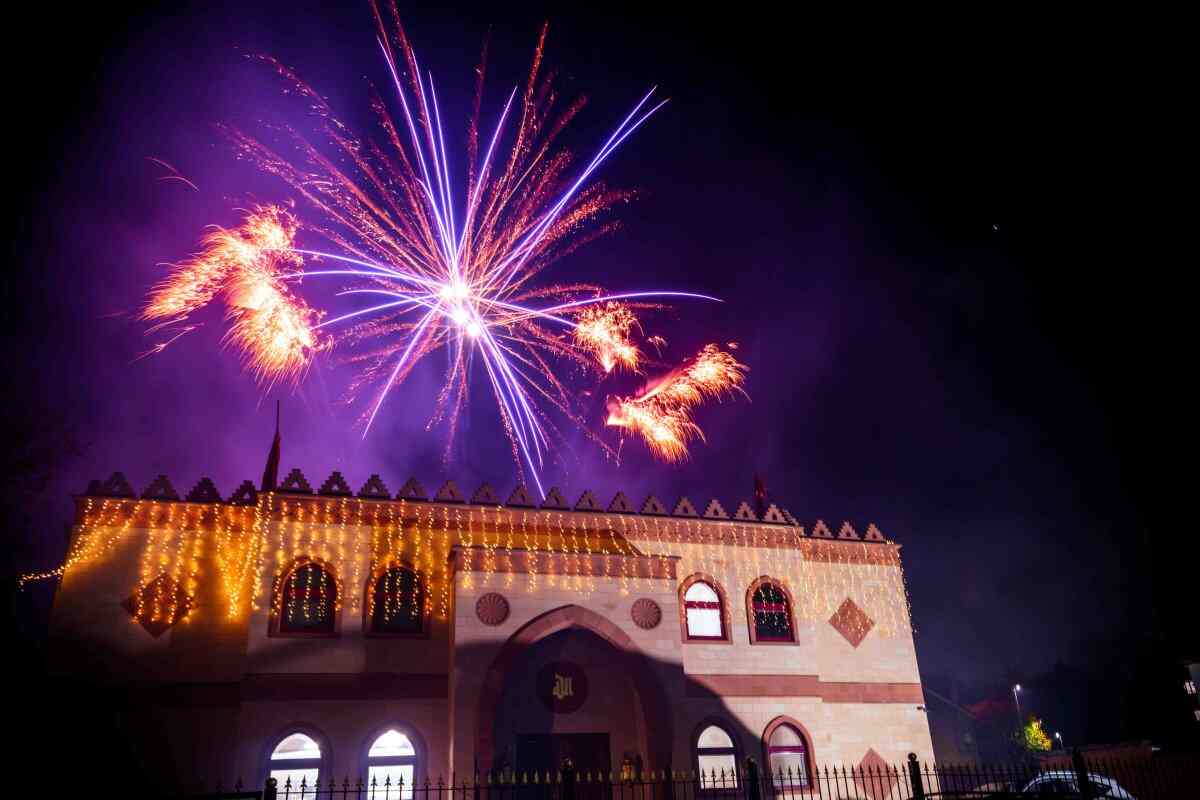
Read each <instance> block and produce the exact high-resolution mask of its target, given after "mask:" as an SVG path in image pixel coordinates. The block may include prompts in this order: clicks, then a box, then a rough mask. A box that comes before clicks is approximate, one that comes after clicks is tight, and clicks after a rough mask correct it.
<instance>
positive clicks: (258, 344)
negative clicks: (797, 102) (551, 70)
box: [142, 3, 745, 491]
mask: <svg viewBox="0 0 1200 800" xmlns="http://www.w3.org/2000/svg"><path fill="white" fill-rule="evenodd" d="M372 10H373V12H374V14H375V20H376V24H377V29H378V42H379V47H380V51H381V53H382V56H383V60H384V62H385V63H386V66H387V70H388V75H389V77H390V83H391V91H393V92H394V94H395V99H394V102H395V103H397V104H398V106H399V113H398V114H396V115H394V116H393V114H392V113H391V112H390V111H389V109H388V107H387V105H386V103H385V101H384V99H383V97H382V96H380V95H378V94H375V93H374V92H372V103H371V106H372V110H373V112H374V115H375V117H376V119H377V120H378V124H379V130H380V132H381V134H382V136H381V137H380V140H379V141H376V140H374V139H360V138H359V137H358V136H356V135H354V134H353V133H352V132H351V131H350V130H349V129H348V128H347V127H346V126H345V125H343V124H342V123H341V122H340V121H338V119H337V118H336V117H335V116H334V114H333V112H332V110H331V109H330V108H329V107H328V105H327V104H326V103H325V101H324V100H323V99H322V98H321V97H320V95H319V94H317V92H315V91H314V90H313V89H312V88H311V87H309V86H308V85H307V84H306V83H304V82H303V81H302V80H300V78H299V77H298V76H297V75H295V74H294V73H293V72H292V71H291V70H289V69H287V68H286V67H284V66H283V65H281V64H279V63H278V62H277V61H274V60H273V59H270V58H263V60H264V61H265V62H267V63H269V64H270V65H271V66H272V68H273V69H275V70H276V71H277V72H278V74H279V75H280V76H281V77H282V78H283V80H285V81H286V82H287V84H288V85H289V87H290V88H291V89H292V90H293V91H294V92H295V93H296V94H298V95H299V96H300V97H301V98H302V99H303V100H304V101H305V102H306V103H307V104H308V106H309V108H310V109H311V110H312V111H314V112H315V113H316V115H317V119H318V128H319V133H320V137H319V138H318V139H317V140H313V139H311V138H310V137H309V136H307V135H305V134H304V133H302V132H301V131H299V130H297V129H295V128H293V127H288V126H284V127H283V129H282V134H283V135H282V139H283V140H284V147H285V148H286V152H281V151H280V150H278V149H277V148H273V147H270V146H268V145H267V144H265V143H264V142H262V141H260V140H259V139H256V138H254V137H251V136H249V135H247V134H245V133H243V132H241V131H238V130H234V129H229V130H228V131H227V132H228V134H229V136H230V138H231V139H232V141H233V142H234V145H235V147H236V150H237V152H238V154H239V156H240V157H243V158H245V159H247V160H249V161H250V162H252V163H253V164H255V165H256V166H257V167H258V168H260V169H261V170H263V171H265V172H267V173H269V174H271V175H274V176H276V177H278V178H280V179H281V180H282V181H283V182H284V183H286V184H287V185H288V186H289V187H291V189H292V190H293V191H295V192H296V193H297V194H298V195H300V197H301V198H303V200H304V201H305V202H306V203H307V205H308V206H309V207H310V208H311V210H312V211H313V212H315V213H314V214H312V215H311V216H309V215H307V214H306V215H305V224H304V225H303V228H304V230H305V231H306V232H308V233H310V234H312V235H313V236H314V237H315V238H317V239H320V240H322V241H323V242H324V243H325V246H320V247H317V246H314V247H300V246H299V245H298V244H297V242H296V237H297V233H298V231H299V230H300V227H301V225H300V223H299V222H298V221H297V219H296V217H294V216H293V215H292V214H291V213H289V212H287V211H284V210H283V209H281V208H279V207H275V206H269V207H261V208H256V209H254V210H252V211H251V212H249V213H248V214H247V215H246V218H245V220H244V222H243V223H242V225H240V226H239V227H237V228H236V229H233V230H224V229H216V230H214V231H213V232H212V233H210V234H209V235H208V236H207V237H206V239H205V241H204V247H203V249H202V251H201V252H200V253H199V254H197V255H196V256H194V257H193V258H191V259H189V260H187V261H185V262H183V263H182V264H179V265H177V266H176V267H175V269H174V270H173V272H172V273H171V275H170V276H169V277H168V278H167V279H166V280H165V281H164V282H163V283H161V284H159V285H158V286H157V287H155V289H154V290H153V291H152V292H151V295H150V299H149V301H148V303H147V304H146V306H145V307H144V309H143V312H142V316H143V318H144V319H146V320H150V321H153V322H154V323H155V325H154V327H153V328H152V330H154V331H161V330H168V331H171V330H173V329H174V330H173V332H174V333H175V336H176V337H177V336H178V335H181V332H180V331H179V330H178V329H179V328H181V327H182V332H186V331H187V330H191V329H192V328H193V327H194V326H186V327H184V326H185V323H186V322H187V321H188V319H189V317H190V315H191V314H193V313H194V312H195V311H197V310H198V309H200V308H201V307H203V306H206V305H208V304H209V303H212V302H213V301H215V300H218V299H221V300H223V302H224V305H225V309H226V314H227V317H228V318H229V321H230V327H229V331H228V333H227V342H229V343H230V344H231V345H232V346H233V347H235V348H236V349H237V350H238V351H239V352H240V353H241V354H242V355H243V357H244V359H245V361H246V363H247V366H248V368H249V369H250V370H251V371H252V372H253V373H254V374H255V375H256V377H257V378H258V379H259V380H260V381H263V382H268V383H269V382H273V381H276V380H280V379H297V378H299V377H300V376H301V375H302V374H303V372H304V370H305V368H306V367H307V366H308V365H309V364H310V363H311V361H312V359H313V358H314V356H315V355H316V354H318V353H319V352H321V351H324V350H328V349H330V348H332V347H334V346H337V347H338V348H340V349H343V350H344V351H345V353H346V358H347V360H348V361H350V362H352V363H354V364H356V365H357V366H358V367H359V371H358V374H357V376H356V378H355V379H354V381H353V383H352V385H351V387H350V392H351V396H352V397H355V398H363V399H365V401H366V402H364V403H363V412H362V418H361V421H362V428H363V435H364V436H365V435H366V433H367V432H368V431H369V430H370V428H371V426H372V424H373V423H374V421H375V419H376V417H377V415H378V414H379V412H380V409H381V408H382V407H383V406H384V403H385V400H386V399H387V397H388V396H389V393H390V392H391V391H392V389H394V388H395V387H397V386H399V385H400V384H402V383H403V382H404V380H405V379H406V377H407V376H408V375H409V374H411V372H412V370H413V368H414V366H415V365H416V364H418V363H420V361H421V360H422V359H423V358H424V357H426V356H428V355H430V354H431V353H433V352H435V351H439V350H442V351H445V352H447V353H448V355H449V358H448V364H449V366H448V368H447V372H446V375H445V382H444V384H443V385H444V388H443V390H442V391H441V392H440V394H439V397H438V398H437V405H436V411H435V415H434V418H433V420H431V424H433V423H434V422H437V421H444V422H445V423H446V424H447V426H448V428H449V432H450V440H451V441H452V440H453V437H454V433H455V430H456V427H457V424H458V420H459V417H460V415H461V412H462V410H463V408H464V405H465V403H466V400H467V396H468V388H469V385H470V375H471V373H472V371H473V370H481V371H482V372H483V374H484V375H485V376H486V378H487V382H488V384H489V385H490V388H491V391H492V394H493V395H494V397H495V399H496V403H497V408H498V410H499V416H500V419H501V422H502V424H503V428H504V431H505V433H506V435H507V437H508V440H509V442H510V444H511V448H512V452H513V456H514V458H515V459H516V461H517V463H518V465H519V466H522V467H523V469H524V470H525V471H527V474H528V477H529V478H531V479H532V481H533V482H534V483H535V484H536V485H537V488H538V490H539V491H541V489H542V487H541V482H540V479H539V473H540V470H541V468H542V467H543V465H544V462H545V460H546V457H547V455H548V453H549V451H550V449H551V441H552V439H554V438H556V437H558V436H560V435H561V433H562V431H561V430H560V428H559V426H560V425H561V424H562V422H563V421H564V420H565V421H566V422H567V423H568V424H570V425H572V426H578V427H579V428H580V429H581V430H583V431H584V432H586V433H587V435H588V436H590V437H591V438H592V439H593V440H594V441H596V442H597V443H598V444H599V445H600V446H601V447H602V448H604V449H605V450H606V451H607V452H609V453H614V452H615V450H614V449H613V448H612V447H611V446H610V445H609V444H607V443H606V442H605V441H604V439H603V438H602V437H601V436H600V435H599V434H597V433H596V432H594V431H592V430H591V428H590V426H589V425H588V424H587V420H586V419H585V412H584V410H583V408H582V405H581V403H580V400H579V394H578V393H577V392H575V391H573V390H572V389H570V388H569V387H568V385H567V384H566V383H565V382H564V380H563V379H562V378H560V372H563V373H564V374H565V373H567V372H574V373H576V374H577V373H578V371H579V370H578V369H577V370H573V371H571V370H567V371H564V370H562V369H561V368H562V366H564V365H568V366H570V365H574V366H575V367H578V368H582V369H583V370H585V371H590V372H592V373H593V374H595V375H596V376H597V377H603V376H604V375H605V374H607V373H609V372H611V371H612V370H613V369H615V368H617V367H620V368H622V369H625V370H630V371H636V370H638V369H639V368H640V366H641V365H642V364H643V363H644V358H643V353H642V351H641V350H640V349H639V347H638V344H637V343H636V342H635V340H634V337H635V335H640V333H641V328H640V325H639V323H638V319H637V317H636V315H635V310H637V309H644V308H652V307H658V306H660V305H661V303H663V302H665V301H667V300H668V299H669V298H693V299H702V300H714V299H715V298H712V297H707V296H705V295H701V294H695V293H689V292H665V291H654V292H651V291H629V292H620V293H608V292H605V291H604V290H603V289H602V288H601V287H599V286H596V285H591V284H570V285H562V284H554V283H543V282H540V281H536V280H535V279H536V278H538V277H539V276H540V275H541V274H542V272H543V271H544V270H545V269H546V268H547V267H548V266H550V265H551V264H553V263H554V262H556V261H558V260H560V259H562V258H563V257H565V256H567V255H569V254H570V253H572V252H573V251H575V250H576V249H577V248H578V247H580V246H581V245H583V244H585V243H587V242H589V241H591V240H592V239H594V238H596V237H598V236H602V235H604V234H606V233H608V232H609V231H611V230H612V229H613V228H614V227H615V223H613V222H612V221H606V220H604V217H605V214H606V212H608V211H609V210H610V209H611V208H612V207H613V206H614V205H616V204H618V203H621V202H624V201H627V200H629V199H630V198H631V196H632V193H631V192H629V191H626V190H621V189H612V188H609V187H607V186H605V185H604V184H603V183H601V182H598V181H593V180H592V179H593V176H594V175H595V173H596V171H597V170H598V169H599V168H600V166H601V165H602V164H603V163H604V162H605V160H606V159H607V158H608V157H609V156H610V155H611V154H612V153H613V152H614V151H615V150H616V149H617V148H618V147H619V146H620V145H621V144H622V143H623V142H624V141H625V140H626V139H627V138H628V137H629V136H630V135H632V134H633V132H634V131H636V130H637V129H638V128H639V127H640V126H641V125H642V124H643V123H644V122H645V121H646V120H647V119H649V118H650V116H651V115H653V114H654V113H655V112H656V111H657V110H658V109H659V108H661V107H662V105H663V103H665V102H666V101H655V100H654V99H653V97H654V94H655V90H654V89H651V90H650V91H648V92H647V93H646V94H645V95H644V96H643V97H642V98H641V99H640V100H639V101H638V102H637V103H636V104H635V105H634V106H633V109H632V110H631V111H630V112H629V113H628V115H627V116H625V118H624V119H623V120H622V121H621V122H620V124H619V125H617V127H616V128H615V129H614V130H613V131H612V132H611V133H610V134H609V136H608V137H607V139H606V140H605V141H604V142H603V144H602V145H601V146H600V147H599V148H598V149H597V150H596V151H595V153H594V154H593V155H592V156H591V158H590V159H589V160H588V161H586V162H581V161H577V160H576V159H575V158H574V157H573V156H572V154H571V153H570V152H569V151H567V150H566V149H563V148H560V147H558V146H557V144H556V142H557V139H558V136H559V134H560V133H561V132H562V131H563V129H564V128H565V127H566V126H567V125H568V123H569V122H570V121H571V120H572V119H573V118H574V117H575V116H576V115H578V113H579V112H580V110H581V109H582V108H583V100H582V99H577V100H574V101H572V102H564V101H563V100H562V99H561V98H560V97H559V96H558V94H557V93H556V91H555V90H554V87H553V81H552V76H549V77H548V76H544V75H543V68H542V61H543V53H544V47H545V40H546V28H545V27H544V26H543V28H542V30H541V33H540V35H539V37H538V41H537V45H536V47H535V48H534V54H533V62H532V66H531V68H530V72H529V76H528V78H527V79H526V81H525V82H524V85H523V87H516V88H514V89H513V90H512V91H511V92H510V93H509V95H508V99H507V101H506V102H505V104H504V106H503V110H502V111H501V112H500V114H499V117H498V119H497V120H496V122H495V125H494V127H493V128H491V129H490V132H489V133H487V134H486V135H484V136H481V135H480V134H481V130H480V105H481V101H482V97H483V86H484V76H485V73H486V52H487V48H486V45H485V47H484V56H485V58H483V59H481V61H480V65H479V67H478V68H477V74H478V84H477V86H476V92H475V102H474V106H473V109H474V111H473V114H472V116H471V118H470V122H469V124H468V128H467V136H466V143H467V154H466V156H467V157H466V160H465V164H466V168H465V172H464V173H458V174H457V175H456V172H455V171H453V170H452V165H451V162H450V159H449V158H448V157H447V150H446V144H445V136H444V134H443V130H442V124H441V110H440V107H439V104H438V95H437V92H436V90H435V88H434V82H433V77H432V75H428V74H425V73H422V71H421V69H420V67H419V64H418V62H417V56H416V53H415V51H414V50H413V48H412V47H411V46H410V44H409V41H408V38H407V36H406V34H405V32H404V28H403V26H401V24H400V20H399V16H398V14H397V12H396V8H395V6H394V5H392V6H391V7H390V8H389V9H388V15H387V17H386V19H385V15H384V14H383V13H382V12H381V10H380V9H379V7H378V6H376V5H375V4H374V3H373V4H372ZM502 142H503V143H504V144H503V145H502ZM481 151H482V152H481ZM458 187H462V189H463V191H462V193H461V196H459V192H458ZM318 277H332V278H335V279H341V280H342V281H343V282H352V285H350V286H349V287H343V288H342V289H341V290H340V291H339V292H338V294H339V295H355V296H361V299H365V300H367V301H369V302H367V303H366V304H365V305H364V307H361V308H358V309H356V310H354V311H351V312H349V313H344V314H341V315H338V316H334V317H331V318H326V315H325V314H323V313H322V312H319V311H316V310H314V309H312V308H310V307H309V306H308V305H307V304H306V303H305V301H304V300H303V299H302V298H301V297H300V296H299V295H298V294H296V292H295V287H296V284H297V282H298V281H300V280H301V279H302V278H318ZM169 341H171V340H170V339H169V340H168V341H167V342H162V343H159V344H158V345H157V346H156V347H155V348H154V349H155V350H161V349H162V347H164V346H165V344H166V343H169ZM646 341H647V342H652V343H661V341H662V340H661V339H659V338H658V337H651V338H650V339H647V340H646ZM744 369H745V368H744V366H743V365H741V364H738V363H737V362H736V360H734V359H733V358H732V356H729V355H728V354H727V353H723V352H722V351H720V350H719V349H717V348H716V347H715V346H711V345H710V346H709V347H708V348H705V351H704V352H702V353H701V354H700V356H698V357H697V358H696V359H694V360H693V361H691V362H689V364H688V365H687V366H685V367H684V368H681V369H678V370H675V371H673V372H672V373H671V374H670V376H669V377H668V378H667V379H664V381H661V382H659V384H658V387H659V388H656V389H655V390H654V391H653V392H651V393H646V394H644V395H643V396H640V397H632V398H616V399H615V400H614V399H610V409H609V416H608V424H609V425H610V426H614V427H616V428H617V429H618V430H619V431H622V432H627V433H630V434H636V435H638V436H641V437H643V438H644V439H645V440H646V442H647V444H648V445H649V447H650V448H651V450H652V451H653V452H655V453H657V454H658V455H661V456H663V457H664V458H667V459H669V460H678V459H680V458H682V457H683V456H684V455H685V454H686V445H687V442H688V441H690V440H692V439H695V438H696V437H698V436H701V433H700V429H699V428H698V427H697V426H696V425H695V423H694V421H692V418H691V411H692V409H693V408H694V407H695V406H696V405H697V404H698V403H699V402H701V401H702V400H703V399H706V398H709V397H717V396H720V395H722V394H724V393H727V392H728V391H730V390H732V389H736V388H739V387H740V385H741V382H742V375H743V371H744ZM701 373H703V374H701ZM614 404H615V405H614ZM614 409H615V410H614ZM555 412H557V413H555ZM664 426H665V427H664Z"/></svg>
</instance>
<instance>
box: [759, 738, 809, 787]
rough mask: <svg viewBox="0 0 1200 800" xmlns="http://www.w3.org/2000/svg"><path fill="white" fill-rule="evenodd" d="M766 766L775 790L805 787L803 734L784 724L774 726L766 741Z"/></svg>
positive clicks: (805, 754) (806, 768) (805, 751)
mask: <svg viewBox="0 0 1200 800" xmlns="http://www.w3.org/2000/svg"><path fill="white" fill-rule="evenodd" d="M767 764H768V766H769V767H770V769H771V781H772V783H773V784H774V786H775V788H776V789H787V788H805V787H807V786H808V785H809V783H810V781H809V774H808V743H807V742H806V741H805V740H804V734H803V733H801V732H800V730H799V729H798V728H796V727H795V726H793V725H790V724H788V723H786V722H785V723H782V724H780V725H777V726H775V729H774V730H773V731H771V733H770V735H769V737H768V739H767Z"/></svg>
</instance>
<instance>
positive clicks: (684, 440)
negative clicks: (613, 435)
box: [607, 343, 747, 461]
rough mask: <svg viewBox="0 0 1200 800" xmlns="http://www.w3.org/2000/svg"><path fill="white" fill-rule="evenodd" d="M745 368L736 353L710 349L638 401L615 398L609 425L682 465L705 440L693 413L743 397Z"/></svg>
mask: <svg viewBox="0 0 1200 800" xmlns="http://www.w3.org/2000/svg"><path fill="white" fill-rule="evenodd" d="M736 347H737V345H735V344H732V343H731V344H730V348H736ZM746 369H747V367H746V365H745V364H742V363H740V362H739V361H738V360H737V359H736V358H734V357H733V355H732V354H731V353H727V352H725V351H723V350H721V349H720V348H719V347H717V346H716V345H715V344H710V345H705V347H704V349H703V350H701V351H700V352H699V353H698V354H697V355H696V357H695V358H693V359H692V360H691V361H689V362H688V363H686V364H685V365H683V366H682V367H680V368H678V369H676V370H674V371H672V372H670V373H668V374H667V375H665V376H663V377H662V378H661V379H660V380H659V381H657V382H656V383H655V385H654V386H652V387H650V388H648V389H647V390H646V391H644V392H642V393H641V394H639V395H637V396H636V397H610V398H609V399H608V420H607V424H608V425H611V426H613V427H618V428H623V429H625V430H626V431H629V432H630V433H632V434H636V435H638V436H641V437H642V438H643V439H644V440H645V441H646V445H647V446H648V447H649V448H650V450H651V451H652V452H654V453H655V454H656V455H658V456H659V457H660V458H662V459H664V460H665V461H682V460H683V459H684V458H686V457H687V454H688V450H687V445H688V442H690V441H692V440H693V439H696V438H699V439H701V440H703V439H704V432H703V431H701V430H700V427H699V426H698V425H697V424H696V423H695V421H693V419H692V409H693V408H695V407H696V406H697V405H699V404H700V403H702V402H703V401H704V400H706V399H720V398H722V397H724V396H727V395H730V394H732V393H734V392H743V390H742V383H743V381H744V380H745V377H746ZM743 394H744V392H743Z"/></svg>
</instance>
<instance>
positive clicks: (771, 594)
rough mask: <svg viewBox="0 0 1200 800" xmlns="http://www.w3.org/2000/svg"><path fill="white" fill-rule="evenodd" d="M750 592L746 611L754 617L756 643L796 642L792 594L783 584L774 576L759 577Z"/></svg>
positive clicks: (752, 633)
mask: <svg viewBox="0 0 1200 800" xmlns="http://www.w3.org/2000/svg"><path fill="white" fill-rule="evenodd" d="M747 594H748V597H747V602H746V611H747V613H748V614H749V616H750V619H749V623H750V642H751V643H752V644H755V643H760V642H762V643H776V644H781V643H792V642H795V641H796V630H795V621H794V619H793V617H792V597H791V594H790V593H789V592H788V590H787V589H786V588H785V587H784V585H783V584H782V583H780V582H779V581H776V580H774V579H773V578H759V579H758V580H757V581H755V582H754V583H753V584H752V585H751V586H750V591H749V592H747Z"/></svg>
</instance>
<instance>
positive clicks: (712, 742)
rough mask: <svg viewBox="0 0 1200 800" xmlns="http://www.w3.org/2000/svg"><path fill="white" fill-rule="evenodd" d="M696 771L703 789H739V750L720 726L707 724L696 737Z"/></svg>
mask: <svg viewBox="0 0 1200 800" xmlns="http://www.w3.org/2000/svg"><path fill="white" fill-rule="evenodd" d="M696 771H697V772H698V773H699V774H700V788H701V789H735V788H737V750H736V748H734V746H733V737H731V736H730V735H729V732H728V731H726V730H725V729H724V728H722V727H721V726H720V725H717V724H715V723H713V724H706V725H704V727H702V728H701V730H700V735H699V736H697V737H696Z"/></svg>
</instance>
